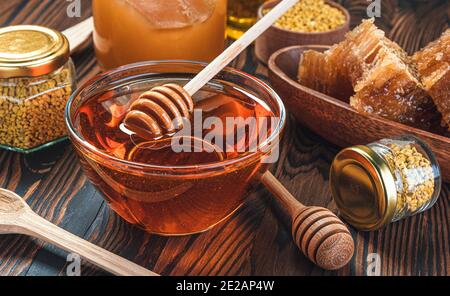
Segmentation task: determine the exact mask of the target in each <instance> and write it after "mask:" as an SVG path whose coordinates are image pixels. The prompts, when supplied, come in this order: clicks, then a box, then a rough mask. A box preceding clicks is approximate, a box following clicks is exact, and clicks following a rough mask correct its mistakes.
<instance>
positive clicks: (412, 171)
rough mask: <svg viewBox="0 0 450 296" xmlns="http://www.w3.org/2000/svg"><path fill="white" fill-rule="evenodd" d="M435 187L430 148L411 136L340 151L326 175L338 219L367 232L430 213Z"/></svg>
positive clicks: (435, 166)
mask: <svg viewBox="0 0 450 296" xmlns="http://www.w3.org/2000/svg"><path fill="white" fill-rule="evenodd" d="M441 183H442V180H441V174H440V170H439V165H438V163H437V161H436V158H435V157H434V155H433V153H432V151H431V149H430V148H429V147H428V146H427V145H426V144H425V143H424V142H423V141H422V140H420V139H419V138H417V137H415V136H412V135H406V136H400V137H397V138H393V139H383V140H380V141H377V142H374V143H371V144H368V145H365V146H355V147H350V148H346V149H344V150H343V151H341V152H340V153H339V154H338V155H337V156H336V158H335V160H334V161H333V164H332V166H331V171H330V184H331V191H332V195H333V198H334V200H335V201H336V204H337V206H338V208H339V210H340V212H341V215H342V217H343V218H344V219H345V220H346V221H347V222H348V223H350V224H351V225H353V226H354V227H355V228H357V229H359V230H368V231H369V230H376V229H379V228H382V227H383V226H385V225H387V224H389V223H391V222H395V221H398V220H400V219H403V218H405V217H408V216H413V215H415V214H418V213H421V212H424V211H426V210H428V209H430V208H431V207H432V206H433V205H434V204H435V203H436V200H437V198H438V197H439V194H440V190H441Z"/></svg>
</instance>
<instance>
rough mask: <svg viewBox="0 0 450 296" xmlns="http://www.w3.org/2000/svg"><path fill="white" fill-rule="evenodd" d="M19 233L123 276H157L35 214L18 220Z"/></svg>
mask: <svg viewBox="0 0 450 296" xmlns="http://www.w3.org/2000/svg"><path fill="white" fill-rule="evenodd" d="M17 225H18V226H19V229H18V231H17V232H18V233H21V234H25V235H29V236H33V237H36V238H38V239H41V240H43V241H46V242H48V243H51V244H53V245H56V246H58V247H60V248H62V249H64V250H66V251H68V252H71V253H76V254H78V255H80V256H81V257H83V258H85V259H86V260H87V261H89V262H90V263H92V264H94V265H96V266H98V267H100V268H102V269H104V270H106V271H108V272H110V273H112V274H114V275H122V276H157V275H158V274H156V273H154V272H152V271H150V270H148V269H145V268H143V267H142V266H139V265H137V264H135V263H133V262H131V261H128V260H127V259H125V258H122V257H120V256H118V255H116V254H113V253H111V252H109V251H107V250H105V249H102V248H100V247H98V246H96V245H94V244H92V243H90V242H88V241H86V240H83V239H81V238H79V237H78V236H76V235H73V234H71V233H70V232H67V231H65V230H64V229H62V228H59V227H58V226H56V225H54V224H52V223H50V222H49V221H47V220H45V219H44V218H42V217H40V216H38V215H37V214H35V213H34V212H31V211H27V213H24V214H23V215H21V216H20V217H19V218H18V221H17Z"/></svg>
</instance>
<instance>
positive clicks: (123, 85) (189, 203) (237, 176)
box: [66, 62, 285, 235]
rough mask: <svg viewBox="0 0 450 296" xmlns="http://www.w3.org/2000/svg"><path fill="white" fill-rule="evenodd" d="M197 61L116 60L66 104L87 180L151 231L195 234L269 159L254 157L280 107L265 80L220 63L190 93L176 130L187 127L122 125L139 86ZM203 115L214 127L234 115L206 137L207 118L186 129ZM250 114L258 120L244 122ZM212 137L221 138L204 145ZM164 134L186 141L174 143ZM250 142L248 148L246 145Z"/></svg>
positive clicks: (181, 72)
mask: <svg viewBox="0 0 450 296" xmlns="http://www.w3.org/2000/svg"><path fill="white" fill-rule="evenodd" d="M203 67H204V65H203V64H197V63H191V62H154V63H150V62H147V63H141V64H134V65H130V66H125V67H122V68H119V69H118V70H114V71H112V72H107V73H105V74H102V75H100V76H98V77H97V78H95V79H94V80H91V81H90V82H88V84H87V85H85V86H83V87H82V88H81V89H79V90H78V91H77V93H76V94H74V96H73V97H72V99H71V101H70V102H69V104H68V107H67V110H66V118H67V124H68V127H69V134H70V138H71V140H72V142H73V144H74V146H75V148H76V150H77V152H78V153H79V155H80V156H81V157H80V158H81V163H82V164H83V167H84V169H85V171H86V173H87V175H88V177H89V179H90V180H91V181H92V182H93V183H94V185H95V186H96V187H97V188H98V189H99V190H100V191H101V192H102V193H103V195H104V196H105V198H106V199H107V200H108V202H109V204H110V206H111V208H112V209H113V210H114V211H116V212H117V213H118V214H119V215H120V216H122V217H123V218H124V219H126V220H127V221H128V222H130V223H132V224H136V225H138V226H140V227H142V228H143V229H145V230H146V231H148V232H151V233H157V234H162V235H185V234H192V233H198V232H202V231H205V230H207V229H209V228H211V227H213V226H214V225H216V224H217V223H219V222H221V221H223V220H224V219H226V218H227V217H228V216H230V215H231V214H232V213H233V212H234V211H236V210H237V209H238V208H239V206H240V205H242V203H243V202H244V200H245V198H246V197H247V196H248V195H249V194H250V193H251V192H252V191H253V189H254V186H255V185H256V184H258V182H259V177H260V175H261V174H262V173H264V172H265V171H266V170H267V169H268V168H269V165H270V163H266V162H265V161H263V159H264V158H265V157H267V156H268V155H269V154H271V153H273V151H274V149H273V148H274V147H275V146H276V145H277V143H278V142H277V138H278V136H279V134H280V132H281V131H282V128H283V125H284V120H285V119H284V118H285V113H284V107H283V105H282V103H281V100H280V99H279V97H278V96H277V95H276V94H275V93H274V92H273V91H272V90H271V89H270V88H269V87H268V86H267V85H265V84H264V83H262V82H260V81H259V80H257V79H256V78H253V77H250V76H248V75H246V74H244V73H241V72H238V71H235V70H232V69H226V70H224V71H222V73H221V74H219V76H218V77H217V78H216V79H214V80H213V81H211V82H210V83H208V84H207V85H206V86H205V87H204V88H202V89H201V90H200V91H199V92H197V93H196V94H195V95H194V97H193V99H194V102H195V108H196V110H195V111H194V114H193V116H191V118H190V119H189V124H185V127H184V129H183V130H184V131H185V132H186V131H188V132H190V133H189V134H190V135H187V134H185V133H183V134H182V136H179V135H173V134H172V135H165V136H163V137H161V138H158V139H155V140H152V141H149V140H144V139H141V138H139V137H138V136H136V135H134V134H132V133H131V132H129V131H128V130H127V129H126V128H124V127H123V123H122V120H123V118H124V116H125V112H126V110H128V108H129V106H130V104H131V102H133V101H134V100H135V99H136V98H137V97H138V96H139V95H140V94H141V93H142V92H144V91H146V90H149V89H151V88H152V87H154V86H157V85H162V84H165V83H168V82H171V83H173V82H175V83H178V84H180V85H184V84H185V83H187V81H188V80H189V79H190V78H192V77H193V76H194V74H195V73H197V72H199V71H201V70H202V68H203ZM210 118H215V119H217V120H219V122H221V123H222V124H223V126H226V125H227V119H228V118H238V119H239V120H237V121H236V125H235V126H233V128H232V129H229V128H226V129H224V130H223V131H224V132H223V133H222V134H216V135H218V137H217V138H216V140H215V141H214V143H213V142H212V141H209V140H208V141H207V137H208V134H209V133H210V131H211V128H212V126H210V125H208V124H205V125H203V126H204V127H205V126H206V128H203V129H201V133H200V134H199V133H198V130H197V129H195V126H197V125H198V123H199V122H200V123H201V124H204V123H206V121H207V120H209V119H210ZM252 118H253V119H256V120H257V121H258V122H259V121H260V120H261V121H264V122H265V123H266V125H265V127H266V128H265V129H256V130H252V129H251V128H250V127H249V126H245V124H246V123H248V121H246V120H247V119H252ZM263 119H267V120H263ZM274 119H275V120H274ZM258 126H259V125H258ZM238 131H240V132H238ZM227 137H228V138H227ZM219 138H222V139H223V143H227V145H219V146H221V147H222V148H223V149H210V148H212V147H213V146H218V144H219V142H220V140H218V139H219ZM230 138H233V139H234V140H233V141H231V142H230V141H227V139H230ZM174 140H176V141H179V142H180V143H182V147H185V148H191V150H189V149H186V151H181V152H180V151H175V150H174V149H173V147H174V146H173V142H172V141H174ZM181 140H183V141H181ZM256 142H257V143H258V149H256V150H251V149H247V148H248V147H250V146H251V145H252V143H256ZM230 143H232V145H230ZM186 146H189V147H186Z"/></svg>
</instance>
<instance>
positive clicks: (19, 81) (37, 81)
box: [0, 25, 76, 153]
mask: <svg viewBox="0 0 450 296" xmlns="http://www.w3.org/2000/svg"><path fill="white" fill-rule="evenodd" d="M75 80H76V75H75V67H74V65H73V63H72V60H71V59H70V50H69V42H68V40H67V38H66V37H65V36H64V35H63V34H62V33H61V32H58V31H55V30H52V29H49V28H45V27H41V26H29V25H23V26H22V25H21V26H10V27H4V28H0V148H4V149H8V150H12V151H16V152H22V153H31V152H34V151H37V150H40V149H43V148H45V147H48V146H50V145H52V144H55V143H57V142H60V141H62V140H64V139H65V138H66V126H65V122H64V108H65V106H66V103H67V101H68V99H69V97H70V95H71V94H72V91H73V90H74V89H75V86H76V81H75Z"/></svg>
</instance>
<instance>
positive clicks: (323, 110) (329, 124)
mask: <svg viewBox="0 0 450 296" xmlns="http://www.w3.org/2000/svg"><path fill="white" fill-rule="evenodd" d="M326 48H327V47H324V46H292V47H288V48H284V49H281V50H279V51H277V52H276V53H274V54H273V55H272V57H271V58H270V60H269V70H270V71H269V79H270V82H271V84H272V86H273V88H274V89H275V90H276V91H277V93H278V94H279V95H280V97H281V98H282V100H283V101H284V103H285V105H286V107H287V109H288V110H289V112H290V113H292V114H293V115H294V116H295V117H296V118H297V120H298V121H300V122H301V123H302V124H304V125H305V126H307V127H309V128H310V129H311V130H313V131H314V132H315V133H317V134H319V135H320V136H322V137H323V138H325V139H326V140H328V141H330V142H332V143H334V144H336V145H338V146H341V147H348V146H353V145H361V144H368V143H371V142H373V141H376V140H379V139H382V138H391V137H395V136H399V135H404V134H412V135H415V136H417V137H419V138H421V139H422V140H424V141H425V142H426V143H427V144H428V145H429V146H430V148H431V149H432V150H433V152H434V153H435V155H436V157H437V159H438V162H439V165H440V167H441V171H442V177H443V179H444V181H447V182H450V138H448V137H445V136H441V135H437V134H434V133H430V132H427V131H423V130H420V129H417V128H413V127H410V126H407V125H404V124H401V123H397V122H394V121H390V120H387V119H384V118H380V117H375V116H371V115H365V114H361V113H358V112H357V111H356V110H354V109H353V108H352V107H351V106H350V105H349V104H347V103H345V102H343V101H341V100H338V99H335V98H332V97H330V96H327V95H325V94H322V93H320V92H317V91H315V90H313V89H310V88H308V87H305V86H303V85H301V84H299V83H298V82H297V72H298V65H299V61H300V55H301V54H302V53H303V52H304V51H305V50H309V49H313V50H322V51H323V50H325V49H326Z"/></svg>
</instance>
